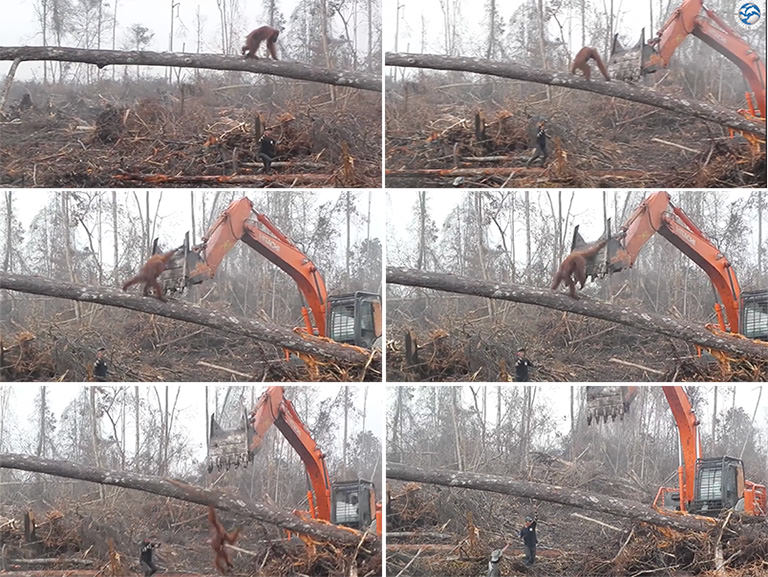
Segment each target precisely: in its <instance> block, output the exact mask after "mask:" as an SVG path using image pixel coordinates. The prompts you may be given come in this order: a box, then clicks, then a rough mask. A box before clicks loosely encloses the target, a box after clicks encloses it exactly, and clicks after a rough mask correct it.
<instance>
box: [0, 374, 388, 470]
mask: <svg viewBox="0 0 768 577" xmlns="http://www.w3.org/2000/svg"><path fill="white" fill-rule="evenodd" d="M3 386H6V385H3ZM7 386H9V387H11V385H7ZM113 386H118V384H117V383H115V384H114V385H113ZM131 386H133V385H131ZM140 386H141V387H143V388H146V389H149V388H150V387H151V384H142V385H140ZM157 386H158V388H159V389H160V396H161V398H163V395H164V393H163V390H164V389H163V387H165V384H158V385H157ZM168 386H169V387H170V394H169V397H170V399H171V402H173V399H174V397H175V395H176V387H177V386H180V387H181V393H180V395H179V404H178V409H179V415H178V418H177V419H176V421H175V423H176V425H175V426H176V427H178V428H177V431H180V432H182V433H183V434H184V435H185V436H186V437H187V438H188V439H189V440H190V445H189V458H190V459H192V460H196V461H197V462H202V461H204V460H205V456H206V434H207V424H206V422H205V386H206V385H203V384H200V383H184V384H182V385H173V384H171V385H168ZM208 386H210V390H209V399H210V402H211V411H213V410H214V407H213V397H214V393H213V388H214V386H213V385H208ZM253 386H254V388H255V389H256V390H255V395H254V396H255V397H256V398H258V397H259V395H261V393H262V392H263V391H264V390H265V388H266V387H265V386H263V385H253ZM341 386H342V385H336V384H324V385H317V386H315V387H314V391H315V392H314V393H313V394H316V395H317V398H318V400H320V399H327V398H332V397H335V396H336V395H337V394H338V392H339V388H340V387H341ZM365 386H367V385H361V386H356V387H355V389H356V390H357V400H356V401H355V406H356V407H359V408H362V394H363V392H362V389H363V387H365ZM12 388H13V393H12V394H13V398H12V399H11V412H12V414H13V416H14V419H15V421H16V425H17V428H18V431H19V432H21V434H22V435H23V436H24V438H25V439H34V438H35V434H36V433H35V431H36V418H37V417H36V416H35V408H34V401H35V397H36V396H37V395H38V393H39V391H40V386H35V385H32V384H25V385H24V386H19V385H15V386H12ZM223 388H224V387H221V388H220V393H219V396H220V398H222V397H223V391H222V390H221V389H223ZM367 388H368V399H367V415H366V426H365V428H366V429H368V430H370V431H371V432H372V433H373V434H374V435H375V436H376V437H377V438H378V439H379V440H380V441H381V442H382V443H383V439H384V430H383V427H384V414H383V411H379V410H378V408H379V407H382V406H383V403H384V387H383V386H379V385H372V386H367ZM81 389H82V386H81V385H78V384H68V383H55V384H52V385H49V386H48V388H47V391H46V398H47V400H48V403H49V406H50V409H51V411H52V412H53V413H54V415H55V416H56V419H57V422H58V423H60V422H61V417H62V413H63V411H64V409H65V408H66V407H67V405H68V404H69V403H70V402H71V401H72V400H74V399H75V398H76V397H77V395H78V394H79V393H80V391H81ZM150 402H151V404H152V406H156V404H155V403H154V397H151V401H150ZM354 419H355V421H354V424H353V425H352V428H351V431H352V434H357V432H359V430H360V427H361V425H362V424H361V422H360V419H359V418H358V417H354ZM310 423H311V421H309V422H308V424H310ZM104 427H105V428H103V429H102V433H103V434H104V436H105V438H106V437H108V436H109V431H110V429H109V423H108V422H107V421H105V422H104ZM128 430H129V434H128V437H129V439H128V441H127V443H128V442H130V441H132V439H133V437H132V436H131V434H130V432H131V425H130V424H129V427H128ZM337 437H341V423H339V435H337ZM29 442H30V443H31V441H29ZM14 450H16V451H19V450H21V449H20V448H19V447H15V448H14ZM324 450H326V451H329V450H333V449H332V448H329V447H324ZM132 451H133V445H130V446H129V447H128V453H129V454H131V452H132Z"/></svg>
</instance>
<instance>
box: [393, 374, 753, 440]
mask: <svg viewBox="0 0 768 577" xmlns="http://www.w3.org/2000/svg"><path fill="white" fill-rule="evenodd" d="M471 386H472V387H475V388H476V385H471ZM503 386H518V387H519V386H523V385H503ZM577 386H578V385H577ZM641 386H643V385H641ZM490 387H491V389H492V391H489V394H488V421H489V423H490V424H491V425H492V426H494V425H495V418H496V394H495V392H496V385H490ZM570 387H571V385H563V384H549V385H538V391H537V392H536V399H537V403H541V404H542V405H543V406H547V407H549V408H550V410H551V414H552V418H553V419H554V421H555V423H556V426H557V430H553V431H550V432H549V433H548V435H546V436H545V438H543V439H540V444H541V445H546V444H548V443H550V442H554V440H555V437H556V436H557V435H566V434H568V432H569V431H570V430H571V420H570V407H571V405H570V403H571V393H570ZM701 387H702V388H703V389H704V390H705V391H706V394H705V398H706V400H707V403H708V405H707V407H709V406H710V405H709V403H711V402H712V397H713V386H712V385H701ZM761 387H763V385H759V384H755V383H740V384H738V385H736V405H737V406H739V407H743V408H744V410H745V411H746V413H747V414H748V415H749V416H750V417H751V416H752V412H753V411H754V410H755V403H756V402H757V398H758V394H759V392H760V388H761ZM460 390H461V397H462V400H463V403H464V406H465V407H467V406H471V404H472V393H471V391H470V386H469V385H465V386H461V387H460ZM730 394H731V393H730V387H727V386H720V392H719V406H720V407H725V406H730V404H729V403H730V398H731V397H730ZM767 395H768V390H763V396H762V397H761V399H760V405H759V408H758V413H757V417H756V419H755V426H757V427H759V428H760V429H762V430H763V431H768V398H766V396H767ZM387 396H388V399H389V403H393V402H394V399H395V398H396V396H395V391H394V390H392V389H391V388H390V390H389V391H388V395H387ZM726 397H727V401H724V400H723V399H725V398H726ZM699 412H700V413H701V414H699V415H698V417H699V418H700V419H701V420H702V424H703V426H704V430H706V431H708V430H709V427H710V425H711V423H710V422H709V419H710V418H711V410H710V413H709V414H708V413H707V412H706V410H705V411H701V410H700V411H699ZM669 421H670V425H671V424H672V422H673V417H672V413H671V412H670V414H669ZM616 423H619V421H616ZM601 426H603V425H601ZM604 426H621V425H620V424H619V425H613V424H608V425H604Z"/></svg>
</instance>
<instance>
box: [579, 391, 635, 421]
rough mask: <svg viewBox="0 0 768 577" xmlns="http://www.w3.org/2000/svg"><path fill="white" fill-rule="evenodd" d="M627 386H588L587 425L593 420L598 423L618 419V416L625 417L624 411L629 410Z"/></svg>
mask: <svg viewBox="0 0 768 577" xmlns="http://www.w3.org/2000/svg"><path fill="white" fill-rule="evenodd" d="M625 392H626V388H625V387H611V386H588V387H587V425H590V424H591V423H592V421H593V420H594V421H596V422H597V423H598V424H599V423H600V421H601V420H602V422H603V423H607V422H608V418H609V417H610V419H611V422H613V421H615V420H616V417H620V418H621V419H624V413H626V412H627V411H628V410H629V403H628V402H627V399H626V396H625Z"/></svg>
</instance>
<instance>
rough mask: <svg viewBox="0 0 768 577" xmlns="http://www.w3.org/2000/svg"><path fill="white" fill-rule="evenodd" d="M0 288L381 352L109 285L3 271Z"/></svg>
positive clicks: (353, 358)
mask: <svg viewBox="0 0 768 577" xmlns="http://www.w3.org/2000/svg"><path fill="white" fill-rule="evenodd" d="M0 289H10V290H14V291H20V292H25V293H32V294H38V295H45V296H50V297H57V298H63V299H71V300H76V301H83V302H90V303H99V304H103V305H108V306H112V307H120V308H125V309H132V310H135V311H141V312H145V313H150V314H155V315H160V316H164V317H168V318H171V319H177V320H180V321H186V322H189V323H195V324H198V325H205V326H208V327H212V328H214V329H219V330H222V331H227V332H230V333H235V334H238V335H245V336H248V337H252V338H254V339H258V340H260V341H265V342H268V343H272V344H274V345H277V346H280V347H284V348H286V349H290V350H292V351H298V352H302V353H307V354H309V355H316V356H319V357H325V358H332V359H338V360H340V361H345V362H349V363H356V364H359V363H366V362H367V361H368V360H369V358H370V354H373V355H374V358H378V355H379V353H378V352H373V353H370V354H369V353H368V352H366V351H365V350H364V349H361V348H359V347H353V346H349V345H344V344H341V343H337V342H334V341H331V340H329V339H320V338H316V337H313V336H311V335H308V334H305V333H299V332H298V331H293V330H291V329H287V328H284V327H281V326H278V325H275V324H267V323H264V322H259V321H255V320H252V319H244V318H240V317H235V316H232V315H225V314H223V313H220V312H217V311H212V310H206V309H203V308H200V307H197V306H193V305H190V304H187V303H185V302H183V301H178V300H170V301H168V302H165V303H164V302H161V301H159V300H157V299H156V298H152V297H143V296H136V295H132V294H129V293H124V292H121V291H119V290H117V289H114V288H111V287H106V286H88V285H82V284H74V283H67V282H61V281H53V280H50V279H45V278H40V277H32V276H23V275H15V274H5V273H0Z"/></svg>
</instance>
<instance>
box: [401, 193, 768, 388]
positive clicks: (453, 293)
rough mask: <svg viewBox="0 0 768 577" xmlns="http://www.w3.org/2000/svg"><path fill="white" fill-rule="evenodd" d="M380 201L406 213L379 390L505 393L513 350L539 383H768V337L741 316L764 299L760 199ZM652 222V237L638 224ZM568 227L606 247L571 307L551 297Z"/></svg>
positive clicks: (570, 234) (567, 249)
mask: <svg viewBox="0 0 768 577" xmlns="http://www.w3.org/2000/svg"><path fill="white" fill-rule="evenodd" d="M389 202H390V204H392V203H396V204H397V206H399V207H400V206H401V207H402V210H403V211H405V210H406V208H405V207H406V206H408V207H411V208H410V210H413V212H414V217H413V218H412V220H411V221H410V222H408V223H399V224H398V223H392V222H390V223H388V232H387V234H388V239H389V243H388V246H389V247H390V248H389V249H388V267H389V268H388V272H387V277H388V279H387V280H388V284H387V290H388V309H387V328H388V339H389V341H388V342H389V345H388V355H387V366H388V380H391V381H433V382H440V381H461V380H472V381H479V382H482V381H511V380H515V378H516V374H515V364H516V362H517V351H518V349H520V348H525V349H526V352H525V355H526V358H528V359H529V360H530V361H531V362H532V363H533V368H532V369H531V370H530V372H529V373H530V374H529V375H528V376H529V378H530V379H531V380H536V381H689V380H693V381H727V380H735V381H739V380H741V381H743V380H764V379H765V354H766V353H768V349H766V347H765V345H764V341H765V336H761V335H758V334H756V333H754V332H752V329H754V328H755V327H754V326H751V325H749V323H746V319H750V318H752V317H751V316H750V314H751V313H750V309H749V307H746V308H742V309H739V304H740V303H742V304H743V303H744V302H747V301H748V299H750V298H754V299H755V302H756V303H757V302H759V301H760V299H761V298H762V296H761V295H762V294H763V293H762V292H761V291H762V289H764V288H765V286H764V284H763V283H764V281H765V273H764V271H765V261H764V255H763V254H762V250H759V249H758V247H761V246H763V243H764V239H763V238H762V236H761V235H762V226H761V221H762V212H763V203H764V202H765V198H764V194H763V193H761V192H754V193H749V192H746V191H743V192H735V191H734V192H731V193H707V192H694V191H691V192H683V193H675V194H672V195H667V194H666V193H658V194H657V193H651V194H645V193H632V192H619V191H615V192H605V193H603V194H602V195H600V194H597V193H594V192H591V193H588V192H571V191H560V192H554V191H553V192H548V193H539V192H535V191H516V192H501V193H491V192H468V193H460V192H454V193H448V192H446V193H442V194H441V195H440V200H439V202H438V201H437V199H436V196H434V195H432V194H431V193H426V192H419V193H418V196H417V197H416V198H413V197H411V198H407V199H406V198H400V197H398V196H397V193H391V194H390V201H389ZM648 203H652V204H648ZM651 216H652V218H653V222H655V223H657V224H656V225H654V226H657V229H656V230H655V231H654V230H652V229H648V230H646V229H645V228H642V227H641V228H639V229H638V228H636V227H637V226H641V225H642V226H643V227H644V226H645V225H643V224H642V223H647V222H649V221H648V220H647V219H648V218H650V217H651ZM609 219H610V223H609ZM657 220H658V222H657ZM661 222H663V223H664V226H661V225H659V224H658V223H661ZM685 223H689V224H685ZM576 229H578V238H580V239H582V241H583V242H585V243H587V245H590V243H592V244H593V243H595V242H596V241H598V240H599V239H601V238H608V237H609V235H610V238H611V239H612V241H611V242H612V244H611V245H610V250H608V249H604V251H603V252H599V254H597V255H596V256H595V257H594V260H593V261H591V263H592V264H591V265H590V267H592V268H591V272H590V274H589V275H588V280H587V282H586V285H585V288H584V289H583V290H581V289H579V290H578V292H577V293H576V297H577V298H578V300H575V299H572V298H571V297H570V296H568V291H567V290H565V289H564V288H562V287H561V288H560V289H559V291H554V292H553V291H552V290H551V289H550V286H551V285H552V279H553V277H554V276H555V272H556V271H557V270H558V267H559V265H560V263H561V262H563V261H564V260H565V259H566V257H567V256H568V255H569V254H570V253H571V248H572V242H573V241H574V238H576V236H575V235H576V233H575V230H576ZM625 229H626V230H625ZM646 233H647V234H646ZM682 238H695V239H696V240H695V242H694V241H691V245H690V246H689V245H686V244H684V243H680V242H678V241H679V240H680V239H682ZM606 251H607V252H606ZM622 254H624V255H628V256H627V259H628V260H626V261H621V262H619V261H617V260H615V258H617V257H616V255H622ZM622 258H623V257H622ZM715 263H719V264H717V266H721V268H719V269H715V268H714V267H713V266H710V265H712V264H715ZM612 267H613V269H617V268H618V269H620V270H613V271H612V270H611V268H612ZM592 273H594V275H593V274H592ZM722 275H725V276H722ZM726 278H731V279H732V280H733V283H735V284H733V285H732V286H733V287H735V288H734V290H736V293H737V297H738V298H734V297H733V295H732V291H731V285H728V283H727V282H726V283H725V284H723V283H721V280H725V279H726ZM435 289H437V290H435ZM560 291H562V292H560ZM752 295H754V297H753V296H752ZM485 297H488V298H485ZM509 301H512V302H509ZM536 305H539V306H536ZM715 305H717V307H719V310H720V316H719V317H718V314H717V312H716V309H715ZM756 306H761V305H756ZM755 318H762V317H760V316H759V314H758V315H757V316H756V317H755ZM758 324H759V323H758ZM731 327H732V328H731ZM744 332H748V333H749V336H750V339H744V338H742V337H743V335H744ZM729 333H734V334H733V335H731V334H729ZM739 335H742V337H740V336H739ZM697 346H698V347H699V348H698V349H697Z"/></svg>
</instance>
